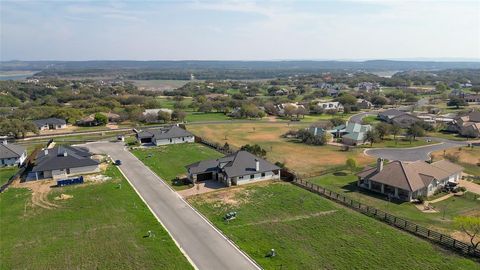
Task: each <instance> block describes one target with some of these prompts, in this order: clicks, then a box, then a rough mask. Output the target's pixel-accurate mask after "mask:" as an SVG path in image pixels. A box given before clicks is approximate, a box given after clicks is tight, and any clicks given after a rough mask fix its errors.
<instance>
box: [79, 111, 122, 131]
mask: <svg viewBox="0 0 480 270" xmlns="http://www.w3.org/2000/svg"><path fill="white" fill-rule="evenodd" d="M100 114H102V115H104V116H106V117H107V121H108V123H116V122H119V121H120V115H118V114H116V113H111V112H109V113H105V112H101V113H100ZM75 124H76V125H77V126H88V127H91V126H98V125H100V124H101V123H99V122H98V121H97V120H95V114H91V115H89V116H87V117H84V118H82V119H80V120H78V121H77V122H76V123H75Z"/></svg>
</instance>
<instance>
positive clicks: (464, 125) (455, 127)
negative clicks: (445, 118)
mask: <svg viewBox="0 0 480 270" xmlns="http://www.w3.org/2000/svg"><path fill="white" fill-rule="evenodd" d="M447 130H448V131H451V132H458V133H459V134H460V135H462V136H465V137H472V138H477V137H480V111H473V112H470V113H468V114H466V115H464V116H458V117H457V118H455V119H454V121H453V122H452V123H450V124H449V125H448V127H447Z"/></svg>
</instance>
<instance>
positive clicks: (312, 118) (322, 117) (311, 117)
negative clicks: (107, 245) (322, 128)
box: [300, 112, 358, 123]
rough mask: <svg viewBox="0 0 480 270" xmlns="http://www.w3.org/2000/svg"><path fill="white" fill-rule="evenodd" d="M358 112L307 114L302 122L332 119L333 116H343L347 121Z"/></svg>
mask: <svg viewBox="0 0 480 270" xmlns="http://www.w3.org/2000/svg"><path fill="white" fill-rule="evenodd" d="M357 113H358V112H355V113H346V114H344V113H338V114H327V113H324V114H312V115H305V117H303V118H301V119H300V121H301V122H307V123H313V122H317V121H322V120H330V119H332V118H341V119H343V120H345V122H346V121H347V120H348V118H349V117H350V116H352V115H355V114H357Z"/></svg>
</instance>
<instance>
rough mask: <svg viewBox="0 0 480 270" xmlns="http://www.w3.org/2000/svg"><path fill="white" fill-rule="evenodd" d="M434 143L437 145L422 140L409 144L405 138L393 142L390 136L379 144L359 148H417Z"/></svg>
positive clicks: (364, 145) (368, 144) (367, 144)
mask: <svg viewBox="0 0 480 270" xmlns="http://www.w3.org/2000/svg"><path fill="white" fill-rule="evenodd" d="M435 143H438V142H434V141H431V142H427V141H426V140H424V139H416V140H412V141H411V142H410V140H408V139H406V138H398V137H397V140H396V141H395V140H394V139H393V136H391V137H388V138H385V139H384V140H383V141H381V142H378V143H373V146H370V143H366V144H363V145H361V147H363V148H385V147H386V148H410V147H418V146H424V145H429V144H435Z"/></svg>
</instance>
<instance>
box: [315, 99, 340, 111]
mask: <svg viewBox="0 0 480 270" xmlns="http://www.w3.org/2000/svg"><path fill="white" fill-rule="evenodd" d="M317 106H318V107H320V108H322V109H323V110H324V111H332V110H335V111H343V105H342V104H341V103H340V102H338V101H320V102H318V103H317Z"/></svg>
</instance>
